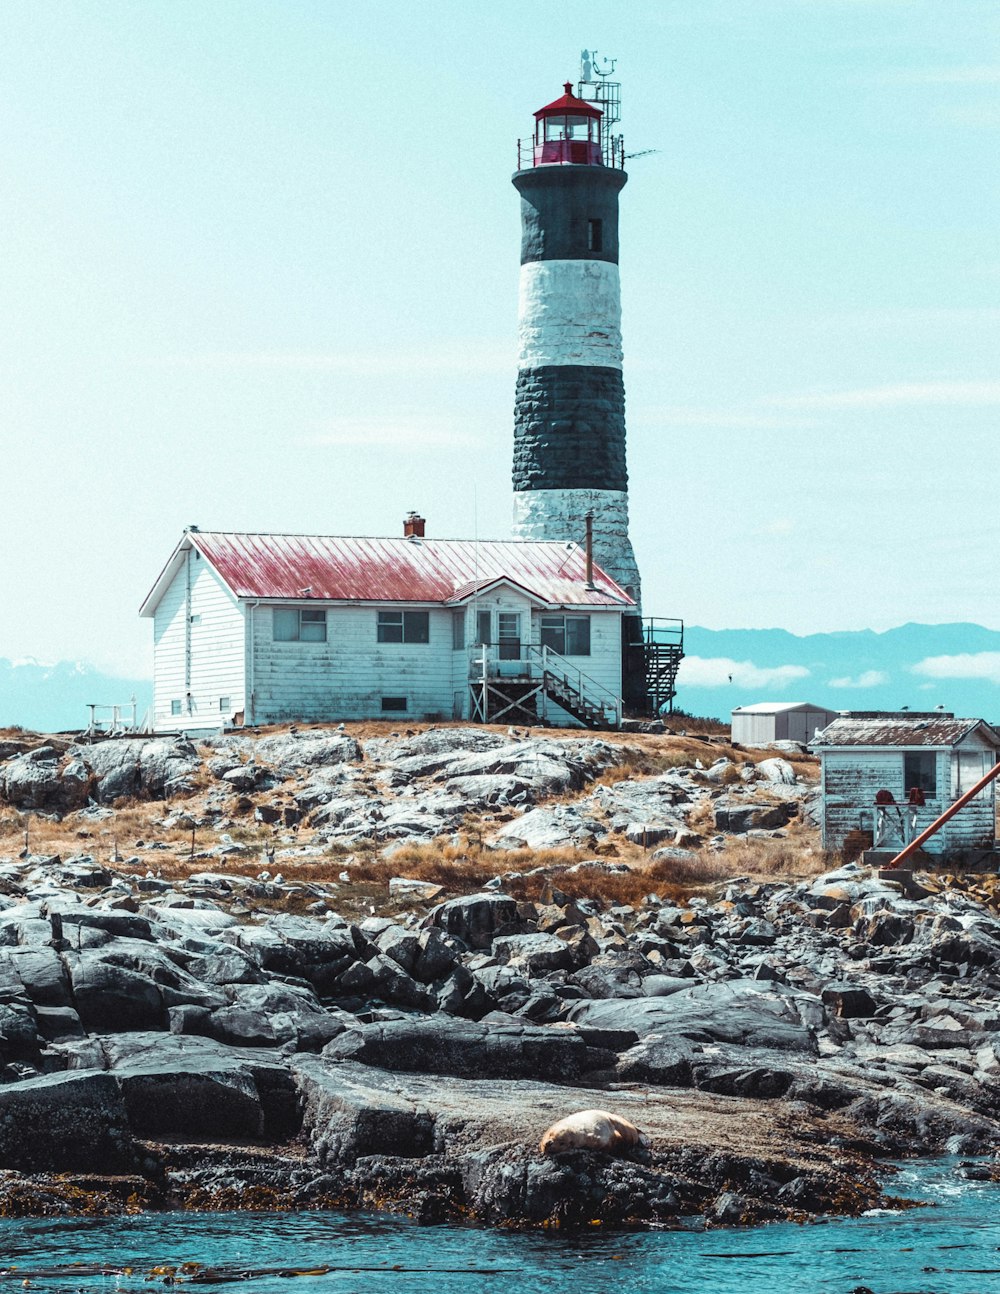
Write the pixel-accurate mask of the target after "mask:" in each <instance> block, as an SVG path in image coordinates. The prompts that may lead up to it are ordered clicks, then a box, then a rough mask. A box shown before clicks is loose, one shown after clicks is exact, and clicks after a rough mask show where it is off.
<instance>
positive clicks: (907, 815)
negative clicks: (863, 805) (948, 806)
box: [872, 801, 940, 849]
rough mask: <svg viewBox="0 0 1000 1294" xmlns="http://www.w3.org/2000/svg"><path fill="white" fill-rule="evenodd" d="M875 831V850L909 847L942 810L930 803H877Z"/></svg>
mask: <svg viewBox="0 0 1000 1294" xmlns="http://www.w3.org/2000/svg"><path fill="white" fill-rule="evenodd" d="M872 807H873V809H874V831H873V833H872V834H873V841H872V847H873V848H874V849H885V848H896V847H897V846H902V845H908V844H909V843H910V841H911V840H916V838H917V836H919V835H920V833H921V832H922V831H923V830H924V828H925V827H927V826H929V825H930V824H931V822H933V821H934V819H935V818H936V817H937V816H938V813H939V812H940V808H939V806H938V805H937V804H932V803H931V802H930V801H928V802H927V803H926V804H920V805H917V804H910V803H909V802H904V803H902V804H896V803H894V802H890V803H889V804H879V803H875V804H874V805H873V806H872Z"/></svg>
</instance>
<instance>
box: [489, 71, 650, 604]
mask: <svg viewBox="0 0 1000 1294" xmlns="http://www.w3.org/2000/svg"><path fill="white" fill-rule="evenodd" d="M606 129H608V126H607V123H606V120H605V113H603V112H602V109H601V108H600V107H597V106H596V105H595V103H594V102H591V101H588V100H585V99H582V98H579V97H577V96H575V95H574V94H573V92H572V86H571V85H570V83H569V82H567V83H566V85H565V93H564V94H563V95H562V96H561V97H560V98H558V99H556V100H555V101H554V102H553V103H550V104H547V105H546V106H545V107H544V108H540V109H539V110H538V111H537V112H536V113H535V130H534V136H533V139H532V140H531V141H530V142H529V143H527V144H526V145H525V144H522V145H521V146H520V148H519V159H518V170H517V171H516V172H515V174H514V177H513V182H514V187H515V188H516V189H517V191H518V193H519V194H520V195H521V230H522V237H521V285H520V314H519V343H520V355H519V362H518V375H517V390H516V396H515V407H514V473H513V475H514V533H515V535H516V536H517V537H518V538H521V539H564V540H570V539H572V540H577V541H579V540H581V539H582V537H583V535H584V534H585V531H586V526H587V522H586V518H587V514H588V513H591V514H592V517H593V544H594V557H595V559H596V561H597V562H598V563H599V564H600V565H601V566H602V567H603V568H604V570H606V571H607V572H608V574H609V575H611V576H612V577H613V578H614V579H615V580H617V581H618V583H619V584H621V585H622V587H624V588H625V589H627V590H628V592H629V593H630V594H631V595H632V596H633V597H634V598H635V599H636V601H637V602H638V600H639V570H638V567H637V565H636V560H635V555H634V553H633V552H632V544H631V542H630V540H629V533H628V473H627V470H626V465H625V388H624V385H623V382H622V341H621V291H620V285H619V277H618V194H619V193H620V192H621V190H622V188H623V187H624V185H625V181H626V179H627V176H626V174H625V171H624V170H623V161H624V155H623V151H622V148H621V144H620V140H617V139H611V138H607V137H605V131H606Z"/></svg>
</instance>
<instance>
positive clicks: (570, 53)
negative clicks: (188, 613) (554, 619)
mask: <svg viewBox="0 0 1000 1294" xmlns="http://www.w3.org/2000/svg"><path fill="white" fill-rule="evenodd" d="M584 47H586V48H588V49H591V50H593V49H596V50H597V53H598V58H599V59H600V58H603V57H604V56H605V55H611V56H614V57H615V58H617V60H618V62H617V68H616V75H617V76H619V77H620V80H621V83H622V98H623V108H624V111H623V121H622V130H623V132H624V135H625V141H626V151H627V152H643V153H644V154H645V155H644V156H641V157H636V158H635V159H634V160H633V161H632V162H630V164H629V168H628V169H629V182H628V185H627V187H626V189H625V191H624V193H623V195H622V251H621V271H622V299H623V331H624V339H625V382H626V393H627V422H628V436H629V468H630V498H631V509H632V519H633V521H632V537H633V542H634V545H635V548H636V552H637V556H638V559H639V563H640V568H641V570H642V574H643V593H644V604H645V605H644V610H645V611H646V613H647V614H652V615H660V616H676V617H682V618H683V619H685V620H686V621H688V622H689V623H695V624H699V625H703V626H707V627H709V628H732V627H780V628H784V629H788V630H790V631H792V632H793V633H796V634H805V633H812V632H817V631H828V630H835V629H857V628H871V629H876V630H884V629H887V628H889V627H891V626H892V625H896V624H901V623H904V622H907V621H921V622H930V623H937V622H949V621H972V622H978V623H980V624H984V625H987V626H989V627H991V628H1000V605H998V602H997V598H996V595H995V588H996V567H997V562H996V551H997V540H998V529H1000V523H998V520H997V516H998V512H997V498H998V494H1000V473H998V471H997V466H996V464H997V450H996V445H997V434H998V430H1000V428H998V421H1000V419H998V414H1000V220H998V212H1000V180H998V169H997V154H998V145H1000V7H998V6H997V4H996V3H995V0H984V2H980V0H947V2H946V3H945V2H942V0H927V2H923V0H746V2H743V0H652V2H647V0H630V2H629V4H628V5H609V4H607V3H606V0H605V2H604V3H601V4H595V3H590V2H589V0H579V2H578V3H575V4H573V5H571V6H553V5H540V4H538V3H537V2H533V3H520V2H513V0H493V2H492V3H490V4H485V3H481V2H474V3H469V0H465V2H464V3H460V2H459V0H422V3H420V4H414V3H411V2H408V3H401V2H398V0H369V3H367V4H365V5H358V4H346V3H340V2H339V0H280V2H279V0H272V2H271V3H263V2H261V0H213V3H212V4H205V3H203V0H142V2H141V3H138V2H136V0H129V2H128V3H120V2H119V0H100V2H99V3H96V2H95V3H88V2H85V0H63V2H62V3H54V2H51V0H27V2H22V0H4V4H3V5H2V6H0V123H2V124H0V391H2V401H0V500H2V504H3V508H2V513H0V517H2V522H0V524H2V534H3V545H4V553H3V560H2V565H0V594H2V596H0V656H4V657H12V658H17V657H21V656H34V657H38V658H41V659H51V660H57V659H84V660H88V661H91V662H93V663H94V664H95V665H97V666H98V667H99V668H101V669H104V670H108V671H114V672H117V673H119V674H121V675H126V676H133V677H138V676H142V675H148V674H149V673H150V671H151V655H152V652H151V628H150V622H148V621H142V620H139V619H138V618H137V610H138V606H139V604H140V602H141V601H142V599H143V597H144V596H145V594H146V592H147V591H148V589H149V587H150V586H151V585H152V583H153V581H154V579H155V577H156V575H157V573H158V571H159V570H160V568H161V566H162V565H163V563H164V562H165V561H166V559H167V557H168V556H169V554H170V552H171V550H172V548H173V546H174V544H175V543H176V541H177V540H178V538H179V537H180V534H181V531H182V529H183V527H184V526H185V525H187V524H190V523H195V524H198V525H200V526H201V528H202V529H220V530H224V529H232V530H251V531H253V530H256V531H269V530H275V531H293V532H294V531H303V532H319V533H332V534H389V535H393V534H398V533H400V531H401V523H402V518H403V516H404V514H405V513H406V512H408V511H409V510H411V509H415V510H418V511H420V512H422V513H423V514H424V515H425V516H426V517H427V519H428V533H429V534H434V535H436V536H441V537H466V536H473V535H475V534H478V535H480V536H482V537H502V536H504V535H506V534H509V529H510V511H511V486H510V460H511V448H512V434H513V427H512V408H513V391H514V376H515V371H516V324H517V318H516V316H517V278H518V259H519V210H518V203H517V196H516V193H515V191H514V190H513V188H512V187H511V184H510V175H511V172H512V171H513V169H514V163H515V158H516V153H515V141H516V139H517V137H518V136H519V135H527V134H528V133H529V131H530V127H531V122H532V116H531V114H532V112H533V111H534V109H536V108H538V107H540V106H541V105H542V104H544V103H547V102H548V101H549V100H551V99H552V98H554V97H556V96H557V95H558V94H559V93H560V92H561V84H562V82H563V81H564V80H565V79H567V78H569V79H572V80H575V79H576V77H577V74H578V66H579V52H580V50H581V48H584ZM646 150H652V151H649V152H647V151H646Z"/></svg>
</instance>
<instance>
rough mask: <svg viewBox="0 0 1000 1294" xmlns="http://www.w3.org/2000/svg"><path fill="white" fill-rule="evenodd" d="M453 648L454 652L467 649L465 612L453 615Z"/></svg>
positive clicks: (454, 612)
mask: <svg viewBox="0 0 1000 1294" xmlns="http://www.w3.org/2000/svg"><path fill="white" fill-rule="evenodd" d="M451 646H452V650H453V651H461V650H462V649H463V648H464V647H465V612H464V611H453V612H452V613H451Z"/></svg>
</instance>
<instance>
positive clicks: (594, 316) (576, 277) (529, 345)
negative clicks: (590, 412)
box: [518, 260, 622, 369]
mask: <svg viewBox="0 0 1000 1294" xmlns="http://www.w3.org/2000/svg"><path fill="white" fill-rule="evenodd" d="M518 319H519V329H518V340H519V343H520V356H519V360H518V367H519V368H521V369H530V368H541V367H543V366H545V365H549V364H581V365H587V366H592V367H595V368H617V369H620V368H621V366H622V333H621V321H622V309H621V282H620V279H619V275H618V266H617V265H613V264H611V263H609V262H608V261H595V260H565V261H529V262H528V263H527V264H525V265H522V266H521V281H520V294H519V310H518Z"/></svg>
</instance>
